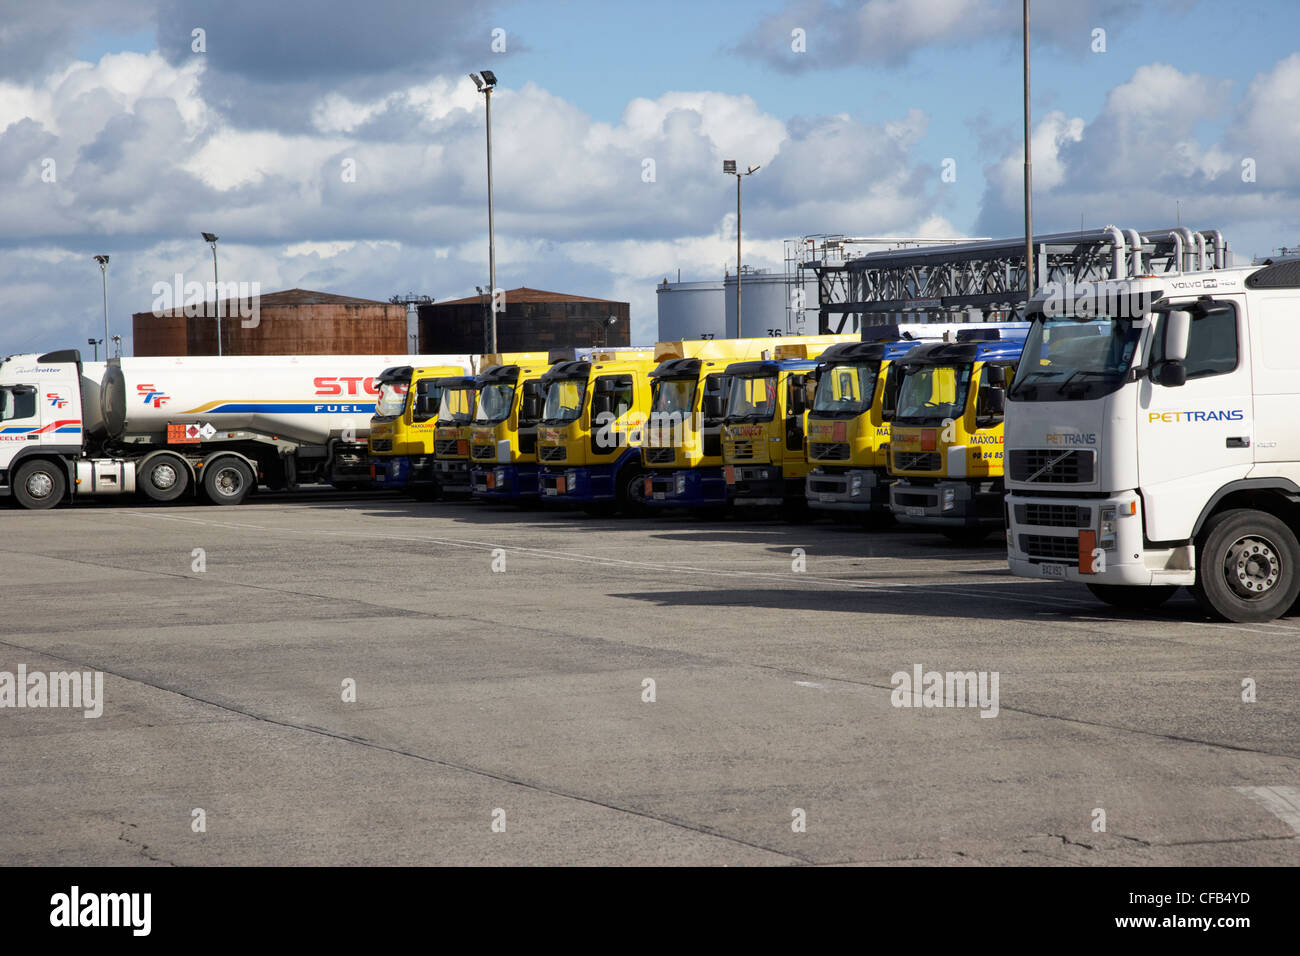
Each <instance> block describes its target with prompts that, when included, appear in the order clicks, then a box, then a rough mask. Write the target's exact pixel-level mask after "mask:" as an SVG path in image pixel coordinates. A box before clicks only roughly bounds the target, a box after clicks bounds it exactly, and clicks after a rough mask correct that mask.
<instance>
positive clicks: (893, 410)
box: [880, 372, 899, 422]
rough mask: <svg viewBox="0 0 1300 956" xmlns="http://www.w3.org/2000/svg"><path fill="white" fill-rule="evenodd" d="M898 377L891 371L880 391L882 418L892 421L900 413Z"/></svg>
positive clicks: (882, 419)
mask: <svg viewBox="0 0 1300 956" xmlns="http://www.w3.org/2000/svg"><path fill="white" fill-rule="evenodd" d="M898 381H899V380H898V378H897V377H895V375H894V374H893V373H892V372H891V373H890V375H889V378H887V379H886V380H885V387H884V388H883V389H882V390H881V392H880V419H881V421H886V422H892V421H893V420H894V416H895V415H897V414H898Z"/></svg>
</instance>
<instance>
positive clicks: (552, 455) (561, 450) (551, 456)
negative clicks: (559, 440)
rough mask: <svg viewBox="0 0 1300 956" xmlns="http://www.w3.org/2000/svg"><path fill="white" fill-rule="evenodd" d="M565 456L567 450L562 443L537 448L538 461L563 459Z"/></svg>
mask: <svg viewBox="0 0 1300 956" xmlns="http://www.w3.org/2000/svg"><path fill="white" fill-rule="evenodd" d="M567 457H569V452H568V449H567V448H565V447H564V446H563V445H542V446H540V447H539V448H538V449H537V460H538V461H564V459H565V458H567Z"/></svg>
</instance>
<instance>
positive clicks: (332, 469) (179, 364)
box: [0, 349, 423, 509]
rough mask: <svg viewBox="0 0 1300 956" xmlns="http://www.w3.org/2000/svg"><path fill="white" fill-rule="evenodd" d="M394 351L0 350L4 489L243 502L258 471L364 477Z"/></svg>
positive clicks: (345, 481)
mask: <svg viewBox="0 0 1300 956" xmlns="http://www.w3.org/2000/svg"><path fill="white" fill-rule="evenodd" d="M422 361H423V359H420V358H419V357H417V356H410V355H406V356H402V355H350V356H337V355H287V356H280V355H275V356H271V355H256V356H226V357H223V358H216V357H194V358H191V357H183V358H123V359H113V360H110V361H108V362H93V363H92V362H82V361H81V355H80V353H79V352H77V351H76V350H74V349H69V350H65V351H58V352H48V353H46V354H44V355H13V356H9V357H8V358H6V359H4V360H3V361H0V497H8V496H12V497H13V499H14V500H15V501H16V502H17V503H18V504H20V505H22V506H23V507H25V508H34V509H40V508H52V507H54V506H55V505H57V504H58V503H60V502H61V501H64V500H67V499H68V498H73V499H75V498H77V497H79V496H82V495H121V494H133V493H138V494H142V495H144V496H145V497H147V498H149V499H152V500H154V501H174V500H177V499H181V498H185V497H188V496H191V495H194V494H197V495H198V496H199V497H200V498H201V499H204V500H207V501H210V502H213V503H216V504H238V503H240V502H241V501H243V500H244V497H245V496H246V495H247V494H248V493H249V492H250V491H252V490H253V489H254V488H255V487H256V485H257V484H258V483H263V484H266V485H267V486H269V487H271V488H286V487H287V488H292V487H294V486H296V485H297V484H299V483H311V482H327V483H330V484H333V485H335V486H337V487H361V486H368V485H369V482H370V463H369V458H368V451H367V448H366V440H367V438H368V436H369V430H370V418H371V416H372V415H373V414H374V411H375V398H376V395H377V394H378V389H377V387H376V385H375V381H374V380H375V377H376V376H378V375H379V373H380V372H381V371H382V370H383V369H384V368H385V367H388V366H392V365H398V364H405V365H415V364H419V363H420V362H422Z"/></svg>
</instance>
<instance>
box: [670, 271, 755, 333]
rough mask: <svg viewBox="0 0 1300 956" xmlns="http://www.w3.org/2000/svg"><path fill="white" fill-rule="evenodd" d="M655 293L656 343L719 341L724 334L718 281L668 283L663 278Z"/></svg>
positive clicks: (724, 325)
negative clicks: (657, 312) (657, 323)
mask: <svg viewBox="0 0 1300 956" xmlns="http://www.w3.org/2000/svg"><path fill="white" fill-rule="evenodd" d="M733 288H734V287H733ZM655 294H656V298H657V299H658V306H659V339H658V341H660V342H681V341H685V340H687V339H701V338H715V339H720V338H723V337H724V336H725V335H726V334H727V326H726V311H725V309H724V307H723V302H722V296H723V292H722V281H721V280H717V279H715V280H713V281H709V282H669V281H668V280H667V279H665V280H664V281H663V282H661V283H660V284H659V285H658V286H656V287H655ZM742 294H743V293H742ZM732 296H733V297H734V296H735V292H734V291H733V292H732ZM732 309H733V310H734V309H735V305H734V303H733V305H732Z"/></svg>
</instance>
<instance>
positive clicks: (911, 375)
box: [887, 323, 1026, 544]
mask: <svg viewBox="0 0 1300 956" xmlns="http://www.w3.org/2000/svg"><path fill="white" fill-rule="evenodd" d="M1011 325H1012V323H1005V324H1004V325H1003V327H1002V328H1001V329H997V328H979V327H972V328H970V329H965V330H962V331H961V332H959V333H958V335H957V341H955V342H939V343H933V344H928V345H921V346H918V347H917V348H915V349H913V350H912V351H910V352H908V353H907V355H906V356H904V357H903V358H901V359H899V360H898V361H897V362H896V363H895V368H896V370H897V371H899V372H901V374H900V375H898V376H897V378H896V379H895V383H896V385H895V388H894V389H891V391H892V394H891V395H890V396H889V398H888V399H887V407H890V406H892V408H893V419H894V420H893V423H892V428H891V435H890V456H889V473H890V475H891V476H893V477H894V478H895V479H896V480H895V482H894V484H893V485H892V486H891V487H890V492H889V495H890V498H889V500H890V508H891V509H892V511H893V513H894V517H896V518H897V519H898V520H899V521H900V522H902V523H904V524H915V525H921V526H925V527H932V528H936V529H937V530H939V531H940V532H942V533H943V534H944V535H945V536H946V537H948V538H950V539H952V540H954V541H959V542H962V543H967V544H976V543H978V542H980V541H982V540H983V539H984V537H985V536H986V535H987V534H988V533H989V532H990V531H991V530H993V529H995V528H999V527H1001V526H1002V525H1003V523H1004V520H1005V519H1004V515H1003V508H1002V499H1003V495H1004V488H1003V458H1002V425H1003V413H1004V410H1005V407H1006V404H1005V403H1006V397H1005V396H1006V386H1007V384H1008V383H1009V382H1010V381H1011V378H1012V376H1014V374H1015V370H1016V365H1017V364H1018V362H1019V361H1020V353H1021V350H1022V349H1023V348H1024V344H1025V333H1026V329H1025V328H1024V327H1023V323H1018V324H1017V325H1020V326H1021V327H1009V326H1011Z"/></svg>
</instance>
